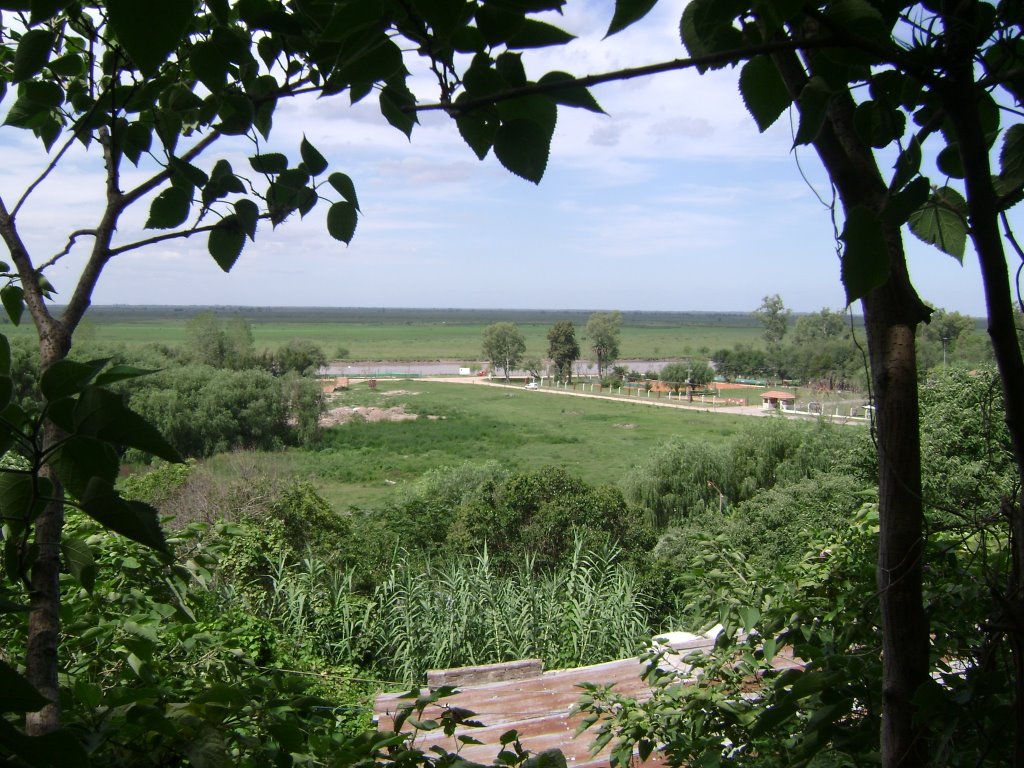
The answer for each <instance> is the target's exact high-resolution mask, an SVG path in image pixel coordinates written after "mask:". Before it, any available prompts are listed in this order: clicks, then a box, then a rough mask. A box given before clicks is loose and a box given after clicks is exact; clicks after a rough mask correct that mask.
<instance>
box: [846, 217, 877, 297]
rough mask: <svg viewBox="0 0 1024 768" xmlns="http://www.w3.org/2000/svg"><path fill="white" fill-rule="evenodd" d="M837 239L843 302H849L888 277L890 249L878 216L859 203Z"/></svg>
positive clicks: (866, 292)
mask: <svg viewBox="0 0 1024 768" xmlns="http://www.w3.org/2000/svg"><path fill="white" fill-rule="evenodd" d="M840 239H841V240H842V241H843V243H845V245H846V247H845V248H843V254H842V259H841V260H842V279H843V287H845V288H846V303H847V304H852V303H853V302H855V301H856V300H857V299H860V298H863V297H864V296H866V295H867V294H868V293H869V292H870V291H872V290H873V289H875V288H877V287H878V286H880V285H882V284H883V283H884V282H885V281H886V280H888V279H889V252H888V250H887V248H886V243H885V235H884V232H883V229H882V219H881V217H880V216H879V215H878V214H877V213H875V212H874V211H872V210H871V209H870V208H866V207H864V206H862V205H859V206H856V207H855V208H854V209H853V210H852V211H850V214H849V216H848V217H847V219H846V224H845V226H844V227H843V234H842V235H841V236H840Z"/></svg>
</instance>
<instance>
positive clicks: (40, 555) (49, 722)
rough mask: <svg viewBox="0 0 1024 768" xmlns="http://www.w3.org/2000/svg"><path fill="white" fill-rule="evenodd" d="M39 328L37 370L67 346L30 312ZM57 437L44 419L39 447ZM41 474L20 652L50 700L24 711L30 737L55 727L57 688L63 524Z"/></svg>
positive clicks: (46, 319)
mask: <svg viewBox="0 0 1024 768" xmlns="http://www.w3.org/2000/svg"><path fill="white" fill-rule="evenodd" d="M33 319H34V320H35V321H36V326H37V330H38V331H39V338H40V342H39V351H40V363H41V365H40V369H41V371H45V370H46V369H47V368H48V367H49V366H51V365H53V364H54V363H55V362H57V361H59V360H63V359H64V358H65V357H67V354H68V352H69V351H70V349H71V338H70V334H69V333H67V332H66V331H65V329H64V327H63V326H62V325H61V324H60V323H59V322H58V321H56V320H54V319H53V318H52V317H50V316H49V314H48V313H46V314H43V315H41V316H37V315H36V314H35V313H33ZM60 439H61V433H60V430H59V429H58V428H57V427H56V426H55V425H53V424H51V423H49V422H47V423H46V424H44V425H43V450H44V451H48V450H49V448H50V447H51V446H53V445H54V444H56V443H57V442H58V441H59V440H60ZM41 475H42V476H43V477H45V478H46V479H48V480H49V481H50V482H51V483H53V498H52V500H51V501H50V502H49V503H48V504H47V505H46V507H45V508H44V509H43V511H42V513H41V514H40V515H39V517H37V518H36V520H35V531H34V534H35V536H34V542H35V545H36V548H37V555H36V559H35V561H34V562H33V564H32V572H31V576H30V583H31V585H32V592H31V597H30V604H29V605H30V611H29V615H28V638H27V648H26V653H25V672H26V677H27V679H28V681H29V682H30V683H31V684H32V685H33V686H35V688H36V690H38V691H39V693H41V694H42V695H43V696H44V697H45V698H46V699H48V700H49V701H50V703H49V704H47V705H46V706H44V707H43V708H42V709H41V710H39V711H38V712H30V713H28V714H27V715H26V716H25V731H26V733H27V734H28V735H29V736H42V735H43V734H46V733H50V732H51V731H54V730H56V729H57V728H59V727H60V687H59V683H58V679H57V672H58V669H59V659H58V654H57V651H58V648H59V645H60V544H61V536H62V532H63V529H64V489H63V486H62V485H61V482H60V478H59V477H58V476H57V473H56V471H55V470H54V469H53V467H51V466H48V465H47V466H44V467H43V468H42V472H41Z"/></svg>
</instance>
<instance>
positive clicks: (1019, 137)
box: [999, 123, 1024, 188]
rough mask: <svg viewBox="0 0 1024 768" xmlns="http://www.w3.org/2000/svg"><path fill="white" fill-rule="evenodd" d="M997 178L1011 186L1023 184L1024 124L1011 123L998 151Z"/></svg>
mask: <svg viewBox="0 0 1024 768" xmlns="http://www.w3.org/2000/svg"><path fill="white" fill-rule="evenodd" d="M999 178H1000V179H1001V180H1003V181H1004V182H1005V183H1006V184H1007V185H1008V186H1010V187H1011V188H1016V187H1019V186H1021V185H1022V184H1024V124H1021V123H1018V124H1017V125H1011V126H1010V127H1009V128H1007V129H1006V133H1005V134H1003V146H1002V149H1000V151H999Z"/></svg>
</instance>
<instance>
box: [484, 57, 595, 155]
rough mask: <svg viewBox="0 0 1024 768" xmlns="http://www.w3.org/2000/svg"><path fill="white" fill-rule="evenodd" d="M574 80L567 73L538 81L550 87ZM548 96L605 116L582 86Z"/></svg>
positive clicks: (553, 74) (570, 105)
mask: <svg viewBox="0 0 1024 768" xmlns="http://www.w3.org/2000/svg"><path fill="white" fill-rule="evenodd" d="M572 79H573V76H572V75H570V74H568V73H567V72H548V73H547V74H546V75H544V77H542V78H541V79H540V80H539V81H538V85H548V84H549V83H557V82H560V81H563V80H572ZM547 95H548V97H549V98H551V99H552V100H553V101H555V102H556V103H558V104H564V105H565V106H567V107H582V108H583V109H586V110H589V111H591V112H597V113H598V114H601V115H603V114H605V111H604V110H603V109H601V105H600V104H598V103H597V99H595V98H594V97H593V96H591V95H590V91H588V90H587V89H586V88H584V87H582V86H580V85H571V86H567V87H565V88H559V89H558V90H556V91H551V92H550V93H548V94H547ZM470 146H472V145H470Z"/></svg>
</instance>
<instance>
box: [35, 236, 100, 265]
mask: <svg viewBox="0 0 1024 768" xmlns="http://www.w3.org/2000/svg"><path fill="white" fill-rule="evenodd" d="M86 235H92V236H93V237H95V236H96V230H95V229H76V230H75V231H74V232H72V233H71V234H70V235H68V242H67V244H66V245H65V246H64V250H62V251H61V252H60V253H57V254H55V255H53V256H51V257H50V258H49V259H47V260H46V261H44V262H43V263H42V264H40V265H39V267H38V268H37V269H36V272H42V271H43V270H45V269H48V268H50V267H52V266H53V265H54V264H56V263H57V262H58V261H60V260H61V259H62V258H64V257H65V256H67V255H68V254H69V253H71V249H72V248H73V247H74V246H75V240H77V239H78V238H79V237H85V236H86Z"/></svg>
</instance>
